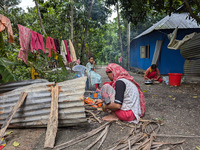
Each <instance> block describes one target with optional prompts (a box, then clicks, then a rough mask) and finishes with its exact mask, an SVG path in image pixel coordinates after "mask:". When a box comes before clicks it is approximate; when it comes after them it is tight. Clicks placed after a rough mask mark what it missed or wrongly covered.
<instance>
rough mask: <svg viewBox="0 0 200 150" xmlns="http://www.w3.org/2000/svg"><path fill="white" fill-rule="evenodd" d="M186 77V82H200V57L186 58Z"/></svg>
mask: <svg viewBox="0 0 200 150" xmlns="http://www.w3.org/2000/svg"><path fill="white" fill-rule="evenodd" d="M184 77H185V80H186V82H200V59H197V60H185V64H184Z"/></svg>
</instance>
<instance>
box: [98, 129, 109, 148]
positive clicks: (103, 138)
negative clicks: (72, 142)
mask: <svg viewBox="0 0 200 150" xmlns="http://www.w3.org/2000/svg"><path fill="white" fill-rule="evenodd" d="M107 134H108V128H106V133H105V134H104V136H103V137H102V139H101V142H100V144H99V146H98V148H97V149H100V147H101V145H102V144H103V142H104V141H105V139H106V136H107Z"/></svg>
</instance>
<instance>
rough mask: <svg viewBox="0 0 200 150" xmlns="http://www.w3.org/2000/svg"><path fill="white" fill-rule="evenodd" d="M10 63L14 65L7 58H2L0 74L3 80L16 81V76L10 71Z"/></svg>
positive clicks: (0, 59) (0, 60)
mask: <svg viewBox="0 0 200 150" xmlns="http://www.w3.org/2000/svg"><path fill="white" fill-rule="evenodd" d="M9 65H14V63H13V62H11V61H9V60H8V59H7V58H4V57H3V58H0V74H1V76H2V81H3V82H9V81H16V77H15V76H14V75H13V73H12V72H11V71H10V69H9Z"/></svg>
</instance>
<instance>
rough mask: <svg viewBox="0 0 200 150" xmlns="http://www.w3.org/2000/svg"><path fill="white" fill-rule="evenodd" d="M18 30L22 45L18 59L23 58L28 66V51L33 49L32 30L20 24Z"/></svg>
mask: <svg viewBox="0 0 200 150" xmlns="http://www.w3.org/2000/svg"><path fill="white" fill-rule="evenodd" d="M18 29H19V41H20V45H21V48H20V51H19V54H18V57H19V58H21V59H22V60H23V61H24V62H25V63H26V64H28V51H29V50H30V48H31V47H30V45H31V30H30V29H29V28H26V27H24V26H22V25H19V24H18Z"/></svg>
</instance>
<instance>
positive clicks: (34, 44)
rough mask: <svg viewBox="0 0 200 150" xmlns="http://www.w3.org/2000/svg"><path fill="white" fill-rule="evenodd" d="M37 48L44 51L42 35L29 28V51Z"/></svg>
mask: <svg viewBox="0 0 200 150" xmlns="http://www.w3.org/2000/svg"><path fill="white" fill-rule="evenodd" d="M38 49H41V50H42V51H43V52H44V53H45V49H44V41H43V36H42V35H41V34H39V33H37V32H34V31H32V30H31V52H33V50H38Z"/></svg>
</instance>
